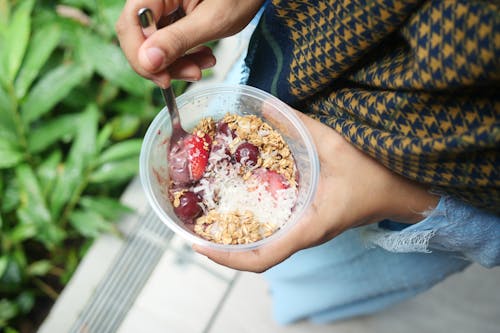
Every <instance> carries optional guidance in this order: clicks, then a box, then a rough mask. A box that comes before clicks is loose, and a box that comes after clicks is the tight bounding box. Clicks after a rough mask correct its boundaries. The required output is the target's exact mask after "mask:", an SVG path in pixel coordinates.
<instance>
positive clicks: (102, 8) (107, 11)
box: [96, 0, 123, 32]
mask: <svg viewBox="0 0 500 333" xmlns="http://www.w3.org/2000/svg"><path fill="white" fill-rule="evenodd" d="M96 2H97V10H98V13H99V16H100V17H101V18H102V19H103V21H104V23H105V24H106V28H107V30H108V31H112V32H114V31H115V29H114V28H115V22H116V21H118V17H119V16H120V13H121V11H122V9H123V1H122V0H97V1H96Z"/></svg>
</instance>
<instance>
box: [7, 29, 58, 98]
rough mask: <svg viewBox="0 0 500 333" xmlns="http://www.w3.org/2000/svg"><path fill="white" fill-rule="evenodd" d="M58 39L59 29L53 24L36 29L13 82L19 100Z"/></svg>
mask: <svg viewBox="0 0 500 333" xmlns="http://www.w3.org/2000/svg"><path fill="white" fill-rule="evenodd" d="M60 37H61V29H60V27H59V26H58V25H55V24H51V25H47V26H44V27H41V28H37V30H36V31H35V33H34V34H33V37H32V38H31V41H30V44H29V47H28V51H27V53H26V58H25V61H24V63H23V66H22V67H21V70H20V71H19V74H18V76H17V79H16V82H15V89H16V95H17V97H18V98H19V99H21V98H22V97H24V96H25V95H26V92H27V91H28V89H29V87H30V86H31V84H32V83H33V81H34V80H35V78H36V77H37V75H38V74H39V72H40V69H41V68H42V66H43V65H44V64H45V62H46V61H47V59H48V58H49V56H50V54H51V53H52V51H53V50H54V49H55V48H56V46H57V44H58V43H59V39H60Z"/></svg>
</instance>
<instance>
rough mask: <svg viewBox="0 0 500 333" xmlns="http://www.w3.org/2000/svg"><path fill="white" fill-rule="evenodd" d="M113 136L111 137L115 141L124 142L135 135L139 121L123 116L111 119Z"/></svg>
mask: <svg viewBox="0 0 500 333" xmlns="http://www.w3.org/2000/svg"><path fill="white" fill-rule="evenodd" d="M112 125H113V134H112V137H113V139H115V140H119V141H121V140H125V139H127V138H130V137H132V136H134V135H135V133H136V132H137V130H138V129H139V126H140V125H141V119H140V118H139V117H136V116H131V115H127V114H126V115H123V116H118V117H115V118H114V119H113V122H112Z"/></svg>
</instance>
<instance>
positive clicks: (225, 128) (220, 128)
mask: <svg viewBox="0 0 500 333" xmlns="http://www.w3.org/2000/svg"><path fill="white" fill-rule="evenodd" d="M216 128H217V132H218V133H221V134H224V135H226V136H228V137H230V138H231V139H234V138H235V136H236V134H235V133H234V131H233V130H232V129H231V128H229V125H228V124H227V123H226V122H224V121H219V122H218V123H217V127H216Z"/></svg>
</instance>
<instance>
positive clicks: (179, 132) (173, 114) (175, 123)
mask: <svg viewBox="0 0 500 333" xmlns="http://www.w3.org/2000/svg"><path fill="white" fill-rule="evenodd" d="M178 13H179V12H174V13H173V14H171V15H169V22H168V23H173V22H174V21H175V20H177V19H178V18H179V17H180V16H179V14H178ZM137 16H138V18H139V23H140V25H141V27H142V29H143V33H144V36H146V38H147V37H149V36H150V35H151V34H152V33H153V32H155V31H156V30H157V26H156V23H155V21H154V17H153V12H152V11H151V9H149V8H141V9H140V10H139V11H138V12H137ZM161 94H162V95H163V99H164V100H165V104H166V105H167V109H168V112H169V114H170V120H171V121H172V134H171V136H170V144H169V148H168V149H169V150H170V149H172V147H173V146H174V145H175V144H176V143H178V142H179V141H180V140H181V139H182V138H183V137H186V136H187V135H189V133H188V132H187V131H186V130H184V128H182V125H181V120H180V116H179V110H178V109H177V102H176V101H175V93H174V90H173V89H172V86H170V87H168V88H166V89H163V88H161Z"/></svg>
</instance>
